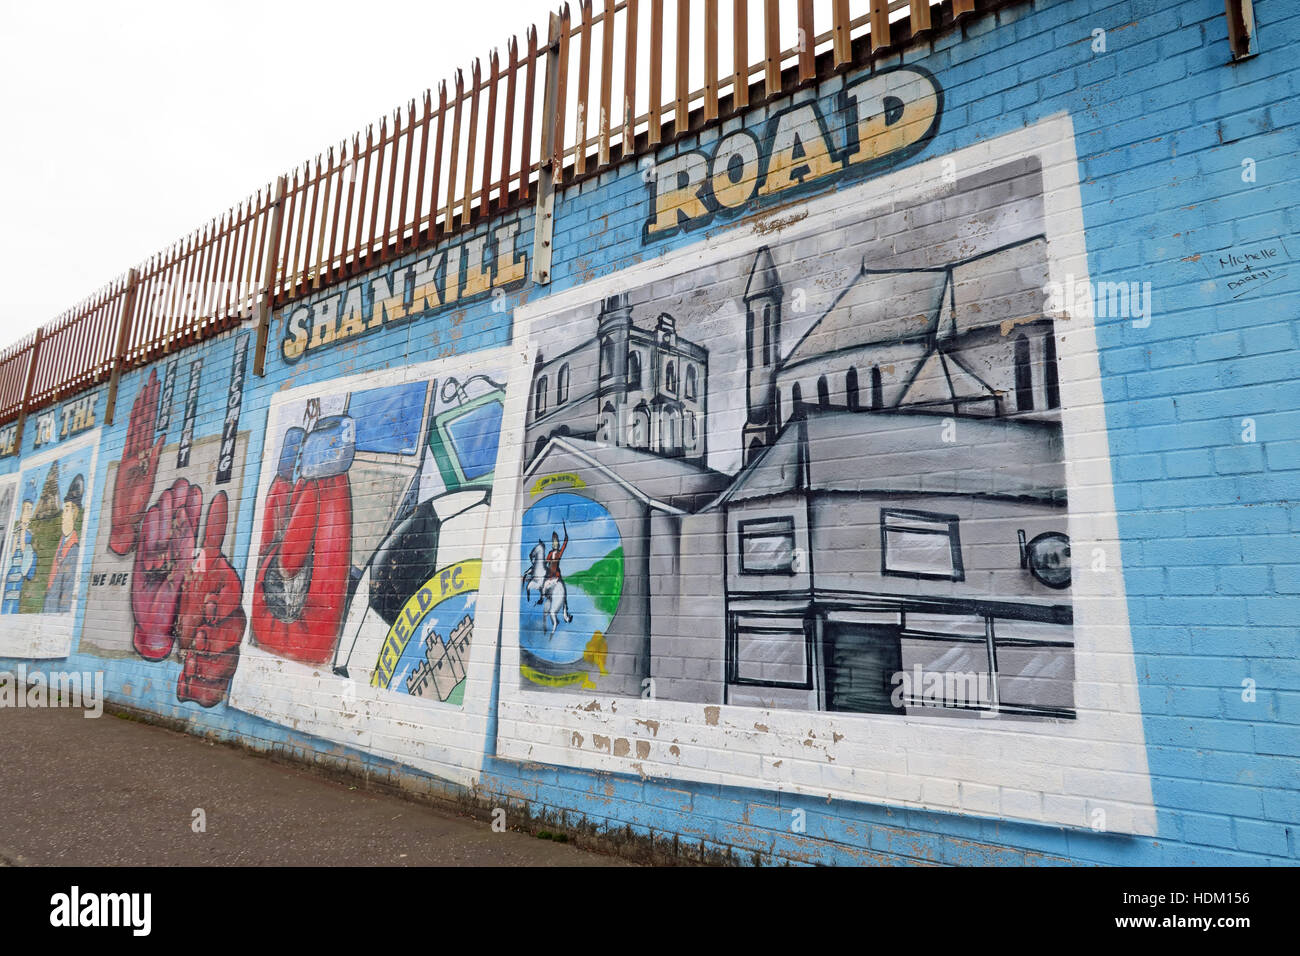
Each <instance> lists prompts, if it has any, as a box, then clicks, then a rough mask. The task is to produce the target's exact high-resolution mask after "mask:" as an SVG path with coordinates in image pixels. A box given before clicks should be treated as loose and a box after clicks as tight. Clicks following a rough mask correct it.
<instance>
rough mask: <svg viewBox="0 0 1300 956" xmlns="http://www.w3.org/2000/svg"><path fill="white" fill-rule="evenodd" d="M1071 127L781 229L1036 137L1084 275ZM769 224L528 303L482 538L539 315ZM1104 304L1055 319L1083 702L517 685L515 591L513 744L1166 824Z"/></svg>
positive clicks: (513, 748) (1080, 820) (494, 539)
mask: <svg viewBox="0 0 1300 956" xmlns="http://www.w3.org/2000/svg"><path fill="white" fill-rule="evenodd" d="M1074 142H1075V140H1074V129H1073V123H1072V122H1071V120H1070V117H1069V115H1068V114H1058V115H1055V116H1052V117H1048V118H1046V119H1044V120H1042V121H1040V122H1038V123H1035V124H1033V125H1031V126H1027V127H1025V128H1023V129H1020V130H1016V131H1014V132H1011V133H1008V134H1005V135H1003V136H999V137H996V138H992V139H989V140H986V141H983V142H980V143H977V144H975V145H973V146H970V147H967V148H965V149H961V150H958V151H956V152H953V153H949V154H947V155H944V156H936V157H935V158H932V159H929V160H926V161H925V162H922V163H917V164H914V165H911V166H908V167H907V168H905V169H902V170H900V171H897V172H894V173H891V174H888V175H883V176H881V177H879V178H876V179H872V180H869V181H867V182H865V183H862V184H860V185H856V186H853V187H851V188H847V189H843V190H840V191H837V192H833V193H831V194H829V195H826V196H822V197H819V198H816V199H813V200H811V201H809V202H807V203H806V204H804V205H803V207H802V208H803V209H806V210H807V216H806V217H805V218H803V220H802V221H801V222H798V223H797V224H794V225H790V226H787V227H786V228H785V229H784V230H783V233H782V240H783V241H785V240H787V239H789V238H792V237H797V236H800V235H804V234H811V233H814V232H816V230H817V229H818V228H819V226H820V225H821V220H822V217H824V216H832V215H834V213H835V212H836V211H842V210H843V208H844V207H846V206H848V205H853V206H855V207H856V206H862V207H869V206H871V205H877V204H884V203H889V202H890V201H897V200H907V199H912V198H916V199H920V198H924V197H927V196H932V195H938V194H940V192H941V190H942V188H943V187H942V185H940V184H942V183H943V182H944V181H945V175H946V174H947V175H948V176H949V177H950V176H951V171H952V169H953V168H954V166H955V169H956V170H957V172H958V175H959V176H961V177H965V176H970V175H972V174H975V173H978V172H980V171H982V170H986V169H990V168H992V167H994V166H997V165H1001V164H1004V163H1006V162H1008V161H1012V160H1015V159H1018V158H1023V157H1026V156H1030V155H1035V156H1037V157H1038V158H1039V159H1040V161H1041V164H1042V177H1043V203H1044V224H1045V227H1046V234H1047V240H1048V259H1049V275H1050V279H1051V281H1052V282H1053V283H1056V284H1059V285H1061V286H1063V285H1064V284H1065V283H1066V282H1067V281H1068V282H1073V283H1076V284H1082V283H1087V282H1088V261H1087V250H1086V245H1085V234H1084V223H1083V215H1082V209H1081V198H1080V188H1079V171H1078V165H1077V160H1076V155H1075V146H1074ZM949 181H950V180H949ZM765 241H770V239H767V240H765V239H764V237H762V236H759V235H757V234H756V233H755V231H754V230H752V229H748V228H743V227H742V228H736V229H733V230H731V231H730V232H727V233H725V234H723V235H721V236H718V237H715V238H712V239H710V240H707V241H704V242H701V243H698V244H695V245H692V246H690V247H688V248H686V249H683V250H681V251H677V252H673V253H670V254H668V255H665V256H664V257H663V258H659V259H656V260H654V261H653V262H650V263H647V264H645V265H641V266H637V267H635V268H631V269H627V270H622V271H620V272H618V273H617V274H615V275H612V276H609V277H606V278H602V279H599V280H597V281H593V282H589V283H585V284H582V285H580V286H578V287H576V288H573V289H569V290H566V291H565V292H562V293H559V294H557V295H554V296H551V297H548V298H546V299H545V300H541V301H538V302H536V303H532V304H527V305H525V306H524V307H522V308H521V309H519V310H518V312H517V313H516V329H517V331H518V333H519V334H517V336H516V342H517V343H518V346H517V348H516V351H517V352H518V353H519V354H518V355H517V358H516V361H517V362H518V364H517V365H516V366H515V368H514V371H513V374H512V375H511V380H510V382H509V385H508V389H507V400H506V418H505V424H504V425H503V442H502V447H501V450H500V454H499V457H498V468H497V473H496V475H497V477H496V489H495V491H494V494H493V516H492V518H491V519H490V521H489V530H488V541H487V544H486V548H485V550H488V551H492V552H493V553H504V554H506V555H511V554H518V553H519V534H520V530H519V528H518V527H517V526H515V523H514V521H513V520H512V516H513V512H514V508H515V506H516V505H515V502H516V497H517V494H518V490H519V482H520V481H521V472H522V463H523V456H524V454H525V449H524V447H523V446H524V441H523V423H524V421H525V415H526V410H527V398H528V391H529V384H530V378H529V376H530V373H531V365H530V363H531V360H532V356H533V355H534V354H535V350H534V348H533V345H532V343H531V340H530V336H529V334H528V331H529V329H530V327H531V325H532V322H533V320H536V319H538V318H540V317H543V316H548V315H551V314H554V313H558V312H561V311H563V310H566V309H571V308H574V307H579V306H583V305H587V304H591V303H597V302H599V301H601V299H602V297H603V296H606V295H611V294H614V293H616V292H619V291H622V290H624V289H627V288H629V287H632V286H640V285H645V284H649V283H651V282H653V281H655V280H658V279H664V278H669V277H671V276H673V275H677V274H681V273H685V272H689V271H691V270H694V269H697V268H700V267H702V266H707V265H709V264H711V263H714V262H718V261H721V260H725V259H730V258H733V257H736V256H741V255H745V254H750V255H752V254H753V253H754V251H755V250H756V249H757V248H758V247H759V246H760V245H762V244H764V242H765ZM1087 288H1091V286H1087ZM1088 312H1089V314H1081V315H1073V314H1072V315H1070V316H1069V321H1068V323H1066V324H1065V325H1064V328H1063V330H1062V331H1060V332H1059V333H1058V349H1059V354H1058V366H1059V369H1060V377H1061V381H1062V382H1063V383H1064V382H1069V383H1070V388H1071V391H1070V393H1069V400H1068V402H1066V403H1065V404H1066V407H1065V409H1064V410H1063V414H1062V427H1063V431H1064V439H1065V459H1066V481H1067V489H1068V497H1069V503H1070V508H1069V535H1070V539H1071V541H1072V542H1073V543H1074V547H1073V554H1074V556H1075V558H1074V560H1075V564H1076V569H1075V570H1076V574H1075V575H1074V582H1075V583H1074V585H1073V606H1074V624H1073V627H1074V637H1075V684H1074V688H1075V704H1076V709H1077V719H1075V720H1071V721H1054V722H1032V721H1026V722H1008V723H1001V722H997V723H995V722H990V721H982V720H980V719H979V718H977V717H971V718H964V717H963V718H953V717H951V716H944V717H925V716H918V715H915V714H913V713H911V712H909V713H908V714H907V715H905V716H898V715H869V714H854V715H851V716H844V715H836V714H834V713H827V712H803V711H788V710H771V709H762V708H755V707H744V706H736V705H725V704H724V705H703V704H697V703H683V702H677V701H667V700H649V699H638V698H628V697H612V696H602V695H600V694H598V693H590V694H572V695H564V696H561V695H555V694H548V693H545V692H540V691H535V690H529V689H525V688H522V687H520V686H519V683H520V682H519V672H520V671H519V665H520V648H519V637H518V635H519V633H520V620H519V602H518V600H517V599H513V598H511V599H509V600H507V602H506V605H507V606H506V608H505V610H504V612H503V617H502V633H501V678H502V679H501V683H500V688H499V691H500V697H499V705H498V711H497V717H498V726H497V740H496V747H497V753H498V754H499V755H500V756H502V757H506V758H510V759H515V760H521V761H538V762H542V763H548V764H558V765H562V766H570V767H577V768H586V769H590V770H598V771H609V772H615V773H621V774H634V775H640V776H642V777H643V778H646V777H654V778H667V779H675V780H691V781H698V782H703V783H713V784H721V785H729V786H737V787H745V788H760V789H770V790H773V791H791V792H797V793H802V794H809V795H815V796H818V797H822V798H827V799H830V798H840V799H847V800H854V801H869V802H873V803H883V804H889V805H896V806H908V807H918V808H925V809H930V810H939V811H949V812H960V813H966V814H975V815H981V816H987V817H992V818H1000V819H1012V820H1023V821H1029V822H1034V823H1043V824H1056V825H1064V826H1070V827H1080V828H1084V827H1086V828H1091V829H1095V830H1105V831H1108V832H1119V833H1131V834H1155V833H1156V832H1157V823H1156V814H1155V809H1154V806H1153V801H1152V794H1151V784H1150V777H1149V773H1148V767H1147V753H1146V744H1145V737H1144V731H1143V722H1142V713H1141V707H1140V703H1139V697H1138V683H1137V671H1136V666H1135V661H1134V656H1133V647H1132V638H1131V634H1130V629H1129V621H1128V603H1127V598H1126V594H1125V587H1124V577H1123V568H1122V562H1121V554H1120V547H1119V534H1118V527H1117V522H1116V516H1115V503H1114V491H1113V488H1112V479H1111V474H1112V472H1111V464H1110V457H1109V446H1108V443H1107V432H1106V422H1105V407H1104V403H1103V396H1102V390H1101V379H1100V367H1099V361H1098V356H1097V346H1096V335H1095V329H1094V326H1093V319H1092V316H1091V314H1090V313H1091V310H1088ZM506 436H509V439H510V440H509V441H507V440H506ZM1097 549H1100V550H1101V552H1102V553H1103V554H1104V556H1105V561H1104V562H1102V564H1101V569H1099V570H1095V571H1089V570H1088V569H1087V563H1088V562H1092V563H1093V564H1094V566H1095V565H1096V562H1095V556H1096V554H1097ZM501 577H510V575H502V576H501ZM719 586H721V582H720V583H719ZM610 741H613V742H614V746H612V747H611V746H610Z"/></svg>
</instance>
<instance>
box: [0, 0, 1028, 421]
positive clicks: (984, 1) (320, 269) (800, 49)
mask: <svg viewBox="0 0 1300 956" xmlns="http://www.w3.org/2000/svg"><path fill="white" fill-rule="evenodd" d="M1007 2H1008V0H979V2H977V0H944V2H942V3H932V2H931V0H695V2H692V0H671V2H668V3H666V2H665V0H599V2H594V3H593V0H580V2H579V3H578V4H577V6H576V9H571V8H570V6H569V5H568V4H565V6H564V8H563V9H562V10H561V11H560V12H559V13H557V14H552V15H551V18H550V22H549V25H548V29H547V32H546V37H545V39H544V41H543V40H539V36H538V32H537V29H536V28H530V29H529V30H528V31H527V32H526V33H525V34H524V38H523V40H522V42H521V41H520V40H519V39H518V38H517V37H516V38H514V39H512V40H511V41H510V42H509V43H508V44H507V46H506V49H505V54H504V56H502V55H500V54H499V53H498V52H496V51H494V52H493V53H492V54H491V56H489V58H488V61H487V66H486V68H484V66H483V64H482V63H481V61H479V60H475V61H474V64H473V66H472V67H471V69H470V73H469V76H468V78H467V77H466V76H465V75H464V73H463V72H462V71H459V70H458V71H457V72H456V75H455V78H454V80H453V82H452V84H451V86H450V88H448V85H447V84H446V83H445V82H444V83H442V84H440V85H439V87H438V90H437V93H436V95H435V94H433V93H432V92H426V93H425V94H424V96H423V97H422V98H421V99H420V100H419V101H416V100H412V101H410V103H408V104H407V105H406V106H405V107H404V108H402V109H398V110H396V111H394V112H393V113H391V114H390V115H388V116H385V117H384V118H383V119H381V120H380V122H379V125H378V127H377V128H376V127H374V126H371V127H369V128H368V129H366V131H365V132H364V134H362V133H357V134H356V135H354V136H353V137H352V139H351V140H350V141H344V142H342V143H339V144H336V145H335V146H331V147H330V148H329V149H327V150H326V151H325V153H324V154H322V155H317V156H316V157H314V158H313V159H312V160H310V161H308V162H306V163H304V164H303V165H301V166H299V167H296V168H294V169H293V170H292V171H291V172H290V173H288V174H287V175H285V176H281V177H278V178H277V179H276V180H275V181H274V182H272V183H268V184H267V185H266V186H265V187H264V188H262V189H259V190H258V191H257V192H256V193H255V194H254V195H252V196H250V197H249V198H248V199H246V200H245V201H244V202H241V203H238V204H237V205H235V206H234V207H232V208H231V209H229V210H227V211H226V212H225V213H223V214H222V215H220V216H218V217H216V218H214V219H212V220H211V221H210V222H208V223H207V224H205V225H204V226H202V227H200V228H199V229H196V230H195V231H194V232H193V233H191V234H189V235H188V236H186V237H184V238H183V239H181V240H179V241H178V242H175V243H173V244H172V245H171V246H169V247H167V248H166V249H164V250H162V251H161V252H159V253H157V254H156V255H154V256H152V257H151V258H149V259H148V260H147V261H145V262H144V263H141V264H139V265H138V266H136V267H135V268H133V269H130V270H128V271H127V273H126V274H124V275H123V276H121V277H119V278H117V279H115V280H114V281H113V282H111V283H109V284H108V285H107V286H106V287H105V288H103V289H102V290H100V291H99V292H97V293H96V294H94V295H92V296H90V297H89V298H88V299H86V300H85V301H83V302H81V303H79V304H78V305H76V306H74V307H73V308H71V309H69V310H68V311H67V312H65V313H63V314H62V315H60V316H59V317H58V318H56V319H55V320H54V321H53V322H50V323H49V324H47V325H46V326H44V327H43V328H41V329H40V330H38V331H37V332H35V333H33V334H31V335H28V336H27V337H25V338H23V339H22V340H20V341H18V342H16V343H14V344H13V345H11V346H9V347H8V348H6V349H4V350H3V351H0V424H4V423H7V422H9V421H12V420H14V419H17V420H18V422H19V433H20V435H21V429H22V424H21V423H22V420H23V418H24V417H25V416H26V414H27V413H29V412H31V411H32V410H34V409H37V408H40V407H42V406H44V405H48V404H50V403H52V402H56V401H58V400H60V399H61V398H62V397H64V396H66V395H70V394H72V393H74V392H77V391H80V390H82V389H84V388H87V387H89V386H91V385H94V384H97V383H99V382H103V381H105V380H108V381H110V383H111V384H110V389H109V398H108V402H107V408H106V409H105V420H106V421H107V422H111V421H112V417H113V410H114V409H113V406H114V403H115V400H116V390H117V379H118V376H119V375H120V374H121V373H122V371H124V370H126V369H129V368H132V367H135V366H138V365H142V364H145V363H147V362H150V361H152V360H154V359H155V358H157V357H158V356H159V355H162V354H165V353H169V352H174V351H176V350H178V349H180V348H183V347H185V346H186V345H189V344H192V343H194V342H198V341H201V340H203V339H205V338H208V337H210V336H213V335H217V334H219V333H221V332H223V331H225V330H227V329H229V328H231V327H233V326H236V325H239V324H240V323H241V322H245V321H257V322H258V323H259V336H258V355H257V360H256V362H255V365H256V368H257V369H258V371H259V372H260V371H261V369H262V361H261V360H262V356H263V354H264V350H265V341H266V323H267V319H268V317H269V313H270V310H271V309H273V308H275V307H277V306H281V305H283V304H285V303H287V302H291V301H293V300H295V299H297V298H300V297H302V296H305V295H307V294H309V293H310V292H312V290H314V289H318V288H320V287H322V286H325V285H329V284H331V283H335V282H338V281H340V280H342V279H345V278H347V277H349V276H352V275H355V274H357V273H360V272H364V271H366V270H367V269H370V268H371V267H373V266H375V265H376V264H378V263H382V262H384V261H386V260H388V259H390V258H393V257H395V256H398V255H401V254H403V253H405V252H408V251H410V250H413V249H418V248H421V247H423V246H427V245H430V244H432V243H436V242H438V241H440V240H442V239H444V238H447V237H450V236H453V235H455V234H457V233H459V232H461V231H463V230H465V229H468V228H471V227H473V226H475V225H477V224H479V223H481V222H483V221H484V220H487V219H489V218H492V217H494V216H497V215H499V214H501V213H504V212H508V211H511V210H513V209H516V208H519V207H521V206H524V205H526V204H528V203H530V202H534V201H535V200H536V198H537V197H538V194H540V193H543V192H545V193H547V194H549V193H550V191H551V190H553V189H556V188H560V187H562V186H564V185H566V184H569V183H572V182H575V181H578V180H581V179H583V178H586V177H589V176H592V175H595V174H597V173H599V172H601V171H603V170H605V169H608V168H610V167H612V166H614V165H617V164H618V163H620V162H622V161H624V160H626V159H629V158H631V157H634V156H637V155H640V154H643V153H647V152H652V151H654V150H655V149H658V148H659V147H660V146H662V145H664V144H666V143H669V142H671V141H672V140H673V139H674V138H676V137H678V136H681V135H684V134H686V133H687V132H694V131H697V130H699V129H701V128H704V127H706V126H709V125H711V124H713V123H716V122H719V121H720V120H722V119H725V118H726V117H728V116H730V115H732V114H735V113H737V112H740V111H743V110H746V109H749V108H751V107H753V106H756V105H759V104H761V103H762V102H763V101H765V100H767V99H770V98H772V97H775V96H779V95H782V94H785V93H788V92H790V91H792V90H794V89H797V88H799V87H800V86H803V85H805V84H808V83H811V82H814V81H816V80H818V79H821V78H823V77H826V76H830V75H832V74H834V73H835V72H836V71H839V70H843V69H845V68H847V67H850V66H857V65H861V64H865V63H868V62H869V61H870V60H871V58H872V57H873V56H875V55H877V54H881V53H888V52H892V51H894V50H896V49H898V48H900V47H902V46H905V45H906V44H908V43H910V42H912V41H913V40H914V39H917V38H920V37H923V36H924V35H926V34H929V33H931V32H934V31H938V30H941V29H947V28H949V27H951V26H952V25H954V24H955V23H957V22H959V21H960V20H962V19H963V18H964V17H966V16H967V15H970V14H974V13H976V12H977V9H978V10H979V11H985V10H989V9H993V8H996V7H998V6H1003V5H1005V4H1006V3H1007ZM819 31H820V32H819ZM536 278H538V279H539V280H540V281H545V280H546V276H544V275H538V276H536Z"/></svg>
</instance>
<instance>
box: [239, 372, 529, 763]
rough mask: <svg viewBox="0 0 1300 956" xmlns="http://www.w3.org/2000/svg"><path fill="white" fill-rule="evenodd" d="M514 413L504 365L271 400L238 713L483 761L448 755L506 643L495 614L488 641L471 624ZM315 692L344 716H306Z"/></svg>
mask: <svg viewBox="0 0 1300 956" xmlns="http://www.w3.org/2000/svg"><path fill="white" fill-rule="evenodd" d="M504 401H505V372H504V368H503V367H502V365H501V360H500V356H498V357H497V359H496V360H491V359H484V360H479V359H475V360H467V361H462V362H454V361H453V362H446V363H439V364H437V365H435V366H412V367H408V368H404V369H401V370H398V371H384V372H379V373H374V374H370V375H362V376H357V377H355V378H350V379H346V380H336V381H334V382H329V383H323V384H320V385H313V386H307V387H304V388H299V389H294V390H293V391H290V392H287V393H284V394H283V395H281V396H280V397H278V398H277V399H276V401H275V402H274V403H273V404H272V407H271V410H270V413H269V416H268V422H267V433H266V446H265V447H266V449H267V459H266V460H267V465H266V467H265V468H264V471H263V476H262V481H261V485H260V487H259V489H258V495H257V505H256V507H257V512H256V518H255V526H254V548H253V551H252V553H251V554H250V556H249V568H248V574H247V579H248V580H251V581H252V587H251V589H250V593H249V594H248V595H247V599H246V608H247V613H248V618H249V627H248V633H247V636H246V639H245V644H244V650H243V658H244V659H243V660H242V661H241V664H240V667H239V672H238V675H237V677H236V680H235V684H234V689H233V691H232V696H231V702H232V705H233V706H235V707H238V708H240V709H242V710H247V711H250V712H252V713H256V714H259V715H261V716H264V717H268V718H269V719H272V720H276V721H279V722H282V723H286V724H290V725H292V726H294V727H295V728H297V729H300V730H310V731H311V732H314V733H317V734H319V735H321V736H324V737H326V738H328V739H332V740H339V741H345V742H347V743H350V744H357V743H359V741H358V735H359V734H360V735H362V736H363V737H365V738H366V739H371V740H372V741H373V748H374V749H376V750H378V751H380V752H388V753H393V754H394V755H398V756H401V757H402V758H403V759H406V760H414V761H416V765H433V766H439V767H442V766H443V765H445V764H451V765H454V767H455V768H456V770H457V772H461V771H463V770H464V765H465V764H467V763H468V764H472V765H473V766H475V767H476V766H477V759H478V758H477V757H472V756H470V755H469V754H465V755H455V754H452V753H451V750H452V749H454V748H457V747H459V745H460V741H459V739H458V738H457V735H459V734H461V733H463V732H464V725H465V723H466V718H465V717H464V715H463V714H462V712H461V711H462V707H463V706H464V705H465V704H466V703H467V689H468V688H469V687H470V686H471V680H470V677H471V660H472V659H473V660H480V659H481V658H480V657H478V656H477V654H476V652H475V649H476V648H478V647H479V646H480V644H482V643H484V641H486V644H487V649H488V651H489V652H490V651H491V650H492V649H493V648H494V646H495V638H496V633H495V629H496V615H495V614H494V615H493V616H492V620H491V621H490V622H489V625H490V626H489V629H488V636H487V638H486V639H485V638H483V637H482V636H481V634H480V636H479V637H477V638H476V636H475V630H476V625H477V624H479V623H481V618H480V614H479V592H480V588H481V586H482V583H483V580H484V577H485V573H484V567H483V563H484V562H483V538H484V531H485V528H486V525H487V518H488V514H489V511H490V506H491V500H492V484H493V478H494V475H495V470H496V459H497V445H498V442H499V439H500V434H501V424H502V412H503V408H504ZM486 666H488V667H489V668H490V657H489V658H488V663H487V665H486ZM318 694H324V695H330V697H331V698H332V699H333V700H334V702H335V703H334V706H333V707H332V708H315V707H313V706H311V701H312V698H313V697H314V696H315V695H318ZM482 697H483V699H481V700H475V701H470V702H469V703H471V704H472V707H471V708H470V709H471V710H472V711H473V712H474V713H475V714H478V713H479V712H480V711H482V710H483V709H484V708H485V707H486V695H482ZM340 702H341V703H340ZM406 702H410V703H409V704H408V703H406ZM411 707H414V708H416V709H415V710H410V708H411ZM437 707H442V708H444V710H443V711H442V713H441V715H439V714H437V713H434V712H432V711H431V708H437ZM408 714H409V715H410V716H409V717H408V716H407V715H408ZM372 717H373V718H374V721H373V723H372V722H371V720H370V718H372ZM398 719H409V720H414V721H417V722H418V723H420V724H424V725H432V729H431V730H430V733H429V734H428V735H427V739H425V738H426V735H422V734H412V733H411V729H410V725H407V726H406V727H405V729H403V730H401V731H398V730H397V728H396V727H395V725H393V724H392V723H391V722H392V721H396V720H398ZM363 725H364V729H360V730H359V729H358V728H359V727H360V726H363ZM390 728H391V735H390V731H389V729H390ZM476 732H477V733H478V735H479V738H478V739H479V741H480V744H479V746H480V747H481V734H482V729H481V727H480V728H479V729H478V730H477V731H476ZM372 734H373V735H374V736H373V737H372V736H371V735H372Z"/></svg>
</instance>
